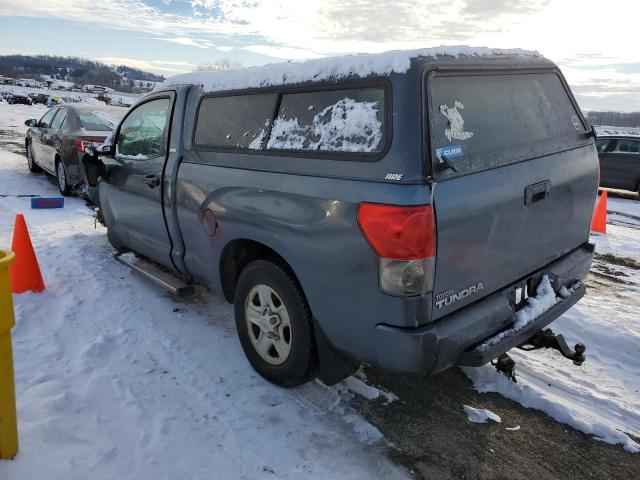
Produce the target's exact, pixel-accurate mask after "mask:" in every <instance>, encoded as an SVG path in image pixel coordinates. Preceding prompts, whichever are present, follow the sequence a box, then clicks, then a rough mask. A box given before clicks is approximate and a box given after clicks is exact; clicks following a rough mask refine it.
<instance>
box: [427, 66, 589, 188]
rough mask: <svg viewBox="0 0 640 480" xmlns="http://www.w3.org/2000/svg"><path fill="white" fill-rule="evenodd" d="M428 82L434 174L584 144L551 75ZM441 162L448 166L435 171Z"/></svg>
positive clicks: (581, 129) (578, 121)
mask: <svg viewBox="0 0 640 480" xmlns="http://www.w3.org/2000/svg"><path fill="white" fill-rule="evenodd" d="M428 84H429V90H430V92H429V94H430V96H431V99H430V101H431V107H430V110H431V111H430V123H431V140H432V142H431V143H432V152H431V154H432V158H433V159H434V164H435V167H436V168H435V170H436V174H438V171H439V172H440V173H441V175H444V176H452V175H455V174H456V171H455V170H457V172H459V174H463V173H468V172H473V171H479V170H486V169H489V168H496V167H500V166H503V165H508V164H510V163H515V162H518V161H522V160H526V159H530V158H534V157H537V156H542V155H546V154H549V153H551V152H553V151H557V150H560V149H565V148H571V147H573V146H577V145H579V144H581V143H583V142H584V141H585V140H586V136H585V133H586V131H587V130H586V128H585V126H584V124H583V123H582V120H581V116H580V114H579V113H578V112H577V111H576V109H575V107H574V105H573V103H572V101H571V98H570V97H569V95H568V92H567V91H566V89H565V88H564V85H563V84H562V82H561V80H560V77H559V76H558V75H556V74H555V73H553V72H549V73H527V74H524V73H522V74H521V73H518V74H510V73H504V74H490V75H480V74H472V75H463V74H460V75H442V76H434V77H433V78H431V79H430V80H429V81H428ZM443 157H445V158H443ZM445 162H448V163H449V164H450V165H453V167H454V168H449V169H447V168H441V166H442V164H443V163H445ZM454 169H455V170H454Z"/></svg>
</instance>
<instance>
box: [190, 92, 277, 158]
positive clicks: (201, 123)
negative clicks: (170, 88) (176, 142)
mask: <svg viewBox="0 0 640 480" xmlns="http://www.w3.org/2000/svg"><path fill="white" fill-rule="evenodd" d="M277 100H278V94H277V93H266V94H256V95H232V96H224V97H206V98H204V99H203V100H202V103H200V109H199V110H198V121H197V124H196V133H195V143H196V144H197V145H210V146H215V147H227V148H250V149H253V150H259V149H260V148H261V146H262V142H263V141H264V138H265V135H266V132H267V129H268V127H269V122H270V121H271V119H272V118H273V113H274V112H275V109H276V101H277Z"/></svg>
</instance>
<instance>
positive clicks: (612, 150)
mask: <svg viewBox="0 0 640 480" xmlns="http://www.w3.org/2000/svg"><path fill="white" fill-rule="evenodd" d="M596 145H597V147H598V156H599V157H600V186H601V187H607V188H617V189H620V190H630V191H632V192H637V193H638V195H640V136H634V135H616V136H603V135H599V136H598V141H597V143H596Z"/></svg>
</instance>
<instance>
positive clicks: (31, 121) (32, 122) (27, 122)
mask: <svg viewBox="0 0 640 480" xmlns="http://www.w3.org/2000/svg"><path fill="white" fill-rule="evenodd" d="M24 124H25V125H26V126H27V127H35V126H36V125H38V120H36V119H35V118H30V119H29V120H25V122H24Z"/></svg>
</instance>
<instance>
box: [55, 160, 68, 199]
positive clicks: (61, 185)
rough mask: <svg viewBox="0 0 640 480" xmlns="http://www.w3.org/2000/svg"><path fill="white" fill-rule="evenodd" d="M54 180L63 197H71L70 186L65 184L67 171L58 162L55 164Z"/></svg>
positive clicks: (62, 164)
mask: <svg viewBox="0 0 640 480" xmlns="http://www.w3.org/2000/svg"><path fill="white" fill-rule="evenodd" d="M56 179H57V180H58V190H60V193H61V194H62V195H63V196H64V197H68V196H69V195H71V185H69V183H68V182H67V171H66V169H65V168H64V163H62V160H59V161H58V162H57V163H56Z"/></svg>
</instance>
